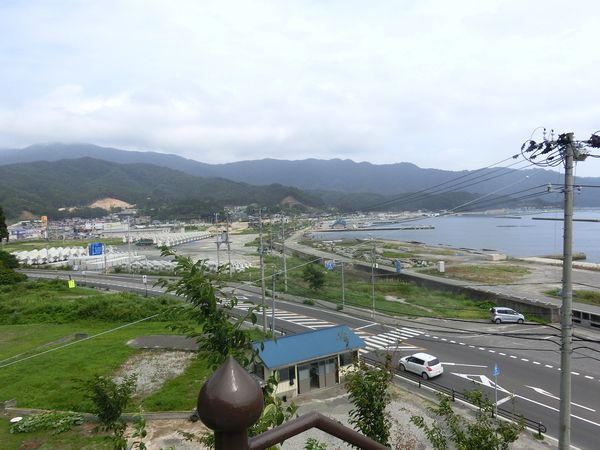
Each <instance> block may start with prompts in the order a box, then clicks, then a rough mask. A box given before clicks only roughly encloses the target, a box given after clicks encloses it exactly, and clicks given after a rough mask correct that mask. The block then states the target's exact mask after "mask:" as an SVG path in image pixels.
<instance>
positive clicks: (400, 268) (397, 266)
mask: <svg viewBox="0 0 600 450" xmlns="http://www.w3.org/2000/svg"><path fill="white" fill-rule="evenodd" d="M394 265H395V266H396V272H397V273H400V271H401V270H402V263H401V262H400V260H399V259H397V260H396V261H394Z"/></svg>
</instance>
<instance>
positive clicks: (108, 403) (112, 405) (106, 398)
mask: <svg viewBox="0 0 600 450" xmlns="http://www.w3.org/2000/svg"><path fill="white" fill-rule="evenodd" d="M136 380H137V375H135V374H134V375H130V376H128V377H125V378H124V379H123V381H122V382H121V383H115V382H114V381H113V380H111V379H110V378H108V377H103V376H100V375H96V376H94V378H92V379H91V380H89V381H86V382H85V383H84V388H85V389H86V390H87V392H86V397H87V398H89V399H90V400H91V401H92V403H93V404H94V407H93V410H94V413H95V414H97V415H98V419H99V420H100V423H101V424H102V427H103V428H104V429H105V430H114V429H118V426H117V424H118V422H119V419H120V418H121V414H123V410H124V409H125V407H126V406H127V404H128V403H129V401H130V400H131V397H132V395H133V393H134V391H135V382H136Z"/></svg>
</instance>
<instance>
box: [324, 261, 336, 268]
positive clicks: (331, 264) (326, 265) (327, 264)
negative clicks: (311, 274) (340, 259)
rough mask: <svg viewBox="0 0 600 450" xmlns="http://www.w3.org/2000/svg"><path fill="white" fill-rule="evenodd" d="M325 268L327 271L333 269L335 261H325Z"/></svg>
mask: <svg viewBox="0 0 600 450" xmlns="http://www.w3.org/2000/svg"><path fill="white" fill-rule="evenodd" d="M325 268H326V269H327V270H333V269H335V261H325Z"/></svg>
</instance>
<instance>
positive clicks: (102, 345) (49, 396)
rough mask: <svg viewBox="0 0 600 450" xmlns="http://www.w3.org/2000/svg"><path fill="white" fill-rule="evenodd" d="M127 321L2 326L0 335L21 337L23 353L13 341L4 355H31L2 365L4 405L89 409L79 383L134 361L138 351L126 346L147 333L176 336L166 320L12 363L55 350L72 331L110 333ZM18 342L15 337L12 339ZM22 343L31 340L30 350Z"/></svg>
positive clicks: (5, 345) (0, 388) (0, 396)
mask: <svg viewBox="0 0 600 450" xmlns="http://www.w3.org/2000/svg"><path fill="white" fill-rule="evenodd" d="M121 325H123V323H107V322H79V323H71V324H62V325H55V326H53V325H52V324H44V325H43V326H37V325H32V324H30V325H2V326H0V335H2V336H4V335H5V334H6V335H10V336H12V337H13V338H14V336H19V339H20V340H21V341H22V342H21V343H20V345H19V347H20V348H19V350H15V349H13V346H12V345H10V343H3V345H2V346H1V347H0V351H1V352H2V354H3V355H4V358H3V359H6V357H7V355H11V354H12V355H17V354H18V353H20V352H26V355H23V356H22V357H21V358H19V357H16V358H13V359H10V360H8V361H6V360H5V361H4V362H2V363H1V364H0V366H4V367H0V401H4V400H9V399H13V398H14V399H16V400H17V405H18V406H20V407H29V408H44V409H58V410H65V411H89V410H90V404H89V402H88V401H87V400H85V399H84V398H83V397H84V396H83V392H82V391H81V390H79V380H87V379H90V378H92V377H93V375H95V374H98V375H112V374H113V373H114V372H115V371H116V370H117V369H118V368H119V367H120V366H121V365H122V364H123V363H124V362H125V361H127V359H128V358H129V357H131V356H132V355H133V354H134V353H136V352H138V351H139V350H136V349H134V348H133V347H130V346H128V345H127V341H129V340H131V339H133V338H135V337H137V336H143V335H147V334H171V332H170V331H169V330H168V329H167V328H166V324H165V323H164V322H142V323H139V324H135V325H132V326H129V327H126V328H122V329H119V330H116V331H113V332H110V333H106V334H103V335H100V336H98V337H95V338H93V339H89V340H86V341H79V342H76V343H74V344H73V345H70V346H68V347H64V348H60V349H57V350H55V351H51V352H49V353H46V354H42V355H40V356H37V357H34V358H31V359H28V360H24V361H21V362H17V363H15V364H12V365H7V364H9V363H12V362H14V361H17V360H19V359H22V358H23V357H27V356H32V355H35V354H39V353H41V352H43V351H45V350H51V349H52V348H56V347H57V346H56V345H54V346H53V345H49V346H48V347H45V348H40V347H39V345H40V344H42V343H50V342H52V341H54V340H56V339H57V337H62V336H69V335H71V334H73V333H85V334H87V335H89V336H92V335H95V334H98V333H101V332H105V331H108V330H111V329H113V328H116V327H118V326H121ZM11 340H13V339H11ZM23 342H27V343H28V344H29V347H28V348H27V345H26V344H25V343H23Z"/></svg>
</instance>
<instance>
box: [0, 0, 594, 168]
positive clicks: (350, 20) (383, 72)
mask: <svg viewBox="0 0 600 450" xmlns="http://www.w3.org/2000/svg"><path fill="white" fill-rule="evenodd" d="M599 23H600V2H594V1H590V0H579V1H577V0H575V1H568V2H567V1H551V0H539V1H527V0H506V1H492V0H485V1H481V0H474V1H460V0H455V1H445V0H439V1H435V0H415V1H401V0H398V1H386V0H379V1H377V0H372V1H364V0H363V1H352V0H340V1H328V0H314V1H310V0H303V1H300V0H298V1H292V0H288V1H286V0H273V1H260V0H258V1H257V0H254V1H250V0H249V1H227V0H219V1H214V2H209V1H197V0H192V1H184V0H169V1H164V0H157V1H151V0H139V1H133V0H131V1H125V0H118V1H109V0H92V1H67V0H54V1H49V0H47V1H34V0H31V1H18V0H0V86H2V88H1V89H0V148H17V147H24V146H27V145H30V144H34V143H44V142H65V143H72V142H89V143H94V144H98V145H107V146H113V147H117V148H124V149H135V150H154V151H160V152H166V153H176V154H179V155H182V156H185V157H190V158H193V159H197V160H199V161H203V162H208V163H219V162H230V161H239V160H247V159H260V158H278V159H304V158H321V159H330V158H349V159H352V160H354V161H369V162H372V163H376V164H386V163H395V162H412V163H415V164H417V165H418V166H421V167H434V168H441V169H449V170H461V169H477V168H479V167H483V166H487V165H489V164H491V163H494V162H497V161H499V160H502V159H504V158H506V157H509V156H511V155H513V154H516V153H518V152H519V150H520V146H521V144H522V142H523V141H524V140H526V139H528V138H529V137H530V135H531V133H532V131H533V130H534V129H535V128H536V127H538V126H546V127H548V128H555V129H556V130H558V131H560V132H563V131H574V132H575V133H576V137H577V138H579V139H587V138H588V137H589V135H590V134H591V133H592V132H594V131H596V130H598V129H600V58H599V57H598V43H599V42H600V25H599ZM536 136H537V137H538V138H541V133H540V132H539V131H538V132H537V135H536ZM596 154H600V150H596ZM0 157H1V153H0ZM577 175H581V176H600V159H591V158H588V160H587V161H585V162H583V163H580V164H579V165H578V167H577Z"/></svg>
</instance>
